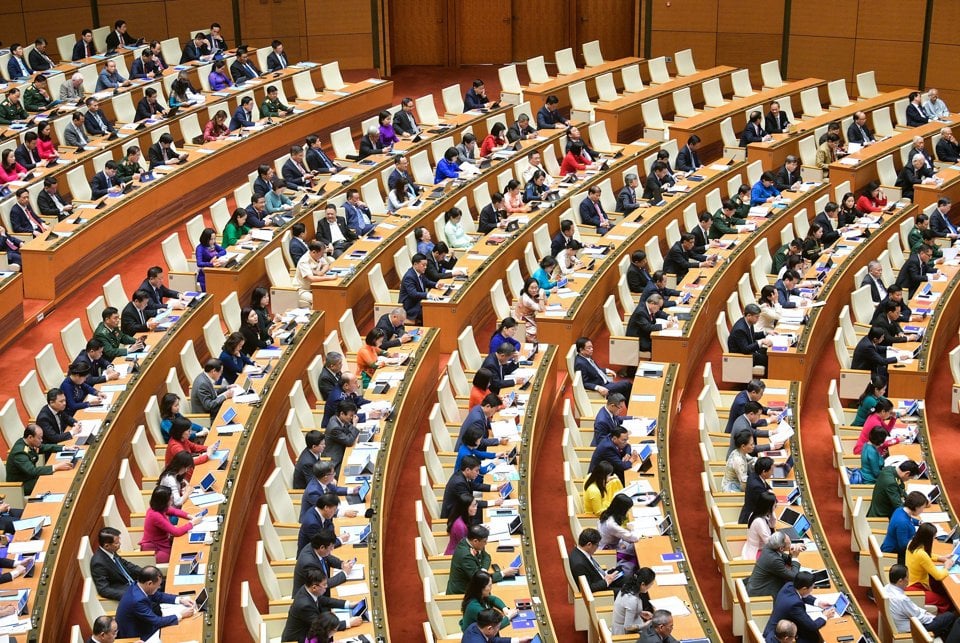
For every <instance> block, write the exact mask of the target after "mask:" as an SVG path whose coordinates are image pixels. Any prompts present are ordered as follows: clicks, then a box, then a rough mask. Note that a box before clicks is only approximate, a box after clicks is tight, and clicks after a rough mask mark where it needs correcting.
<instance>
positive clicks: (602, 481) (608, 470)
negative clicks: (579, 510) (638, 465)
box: [583, 460, 623, 518]
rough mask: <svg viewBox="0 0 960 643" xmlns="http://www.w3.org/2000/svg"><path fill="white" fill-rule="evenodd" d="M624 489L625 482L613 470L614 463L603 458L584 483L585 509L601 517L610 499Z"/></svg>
mask: <svg viewBox="0 0 960 643" xmlns="http://www.w3.org/2000/svg"><path fill="white" fill-rule="evenodd" d="M622 490H623V483H622V482H620V478H618V477H617V476H616V474H614V472H613V465H611V464H610V463H609V462H606V461H603V460H601V461H600V462H598V463H597V465H596V466H595V467H594V468H593V471H591V472H590V475H589V476H587V479H586V480H585V481H584V483H583V510H584V511H585V512H586V513H588V514H590V515H592V516H597V517H598V518H599V517H600V514H601V513H603V510H604V509H606V508H607V507H609V506H610V501H611V500H613V497H614V496H615V495H617V492H619V491H622Z"/></svg>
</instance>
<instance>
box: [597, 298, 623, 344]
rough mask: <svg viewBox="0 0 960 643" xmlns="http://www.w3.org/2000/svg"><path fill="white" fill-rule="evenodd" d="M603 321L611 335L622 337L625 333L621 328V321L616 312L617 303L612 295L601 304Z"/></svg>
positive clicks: (618, 313)
mask: <svg viewBox="0 0 960 643" xmlns="http://www.w3.org/2000/svg"><path fill="white" fill-rule="evenodd" d="M603 320H604V321H605V322H606V324H607V330H608V331H610V334H611V335H615V336H619V337H623V336H624V335H625V334H626V331H625V329H624V326H623V319H622V318H621V317H620V312H619V311H618V310H617V301H616V299H614V297H613V295H609V296H608V297H607V299H606V301H604V302H603Z"/></svg>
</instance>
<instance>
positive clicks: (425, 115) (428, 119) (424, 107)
mask: <svg viewBox="0 0 960 643" xmlns="http://www.w3.org/2000/svg"><path fill="white" fill-rule="evenodd" d="M413 104H414V107H415V108H416V110H417V118H419V119H420V123H421V124H423V125H439V124H440V116H439V115H438V114H437V106H436V104H435V103H434V102H433V94H427V95H426V96H421V97H420V98H417V99H415V100H414V101H413Z"/></svg>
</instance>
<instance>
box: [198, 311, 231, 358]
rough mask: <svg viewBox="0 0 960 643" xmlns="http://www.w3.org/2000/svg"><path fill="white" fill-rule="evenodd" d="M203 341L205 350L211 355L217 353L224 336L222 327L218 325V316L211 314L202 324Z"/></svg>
mask: <svg viewBox="0 0 960 643" xmlns="http://www.w3.org/2000/svg"><path fill="white" fill-rule="evenodd" d="M203 341H204V343H205V344H206V345H207V352H209V353H210V354H211V355H219V354H220V350H221V349H222V348H223V344H224V342H225V341H226V336H225V335H224V333H223V327H222V326H221V325H220V316H219V315H211V316H210V319H209V320H207V323H205V324H204V325H203Z"/></svg>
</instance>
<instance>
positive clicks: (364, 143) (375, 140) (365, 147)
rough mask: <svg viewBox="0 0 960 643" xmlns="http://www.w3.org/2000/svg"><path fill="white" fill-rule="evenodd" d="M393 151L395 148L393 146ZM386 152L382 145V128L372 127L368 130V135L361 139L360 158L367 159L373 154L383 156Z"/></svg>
mask: <svg viewBox="0 0 960 643" xmlns="http://www.w3.org/2000/svg"><path fill="white" fill-rule="evenodd" d="M390 148H391V149H392V148H393V146H392V145H391V146H390ZM385 151H387V150H385V149H384V148H383V147H382V146H381V145H380V128H379V127H378V126H376V125H371V126H370V127H368V128H367V133H366V135H365V136H364V137H363V138H361V139H360V156H359V157H358V158H360V159H365V158H367V157H368V156H371V155H373V154H383V153H384V152H385Z"/></svg>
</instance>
